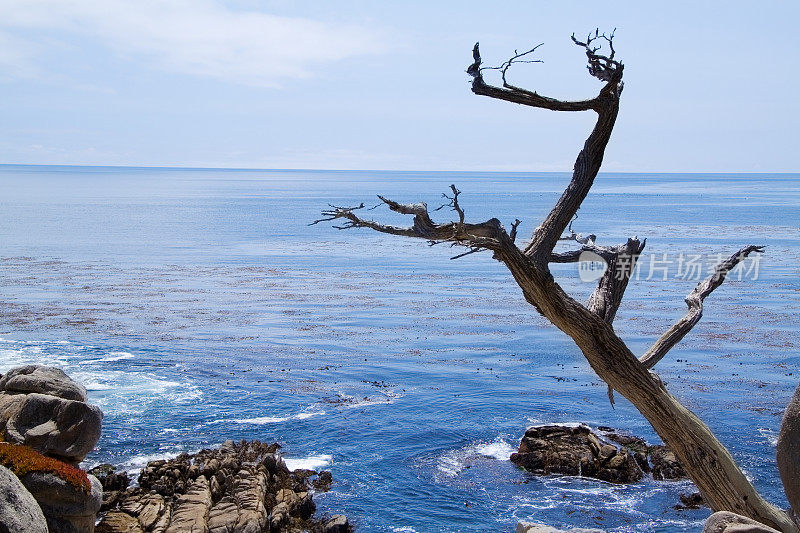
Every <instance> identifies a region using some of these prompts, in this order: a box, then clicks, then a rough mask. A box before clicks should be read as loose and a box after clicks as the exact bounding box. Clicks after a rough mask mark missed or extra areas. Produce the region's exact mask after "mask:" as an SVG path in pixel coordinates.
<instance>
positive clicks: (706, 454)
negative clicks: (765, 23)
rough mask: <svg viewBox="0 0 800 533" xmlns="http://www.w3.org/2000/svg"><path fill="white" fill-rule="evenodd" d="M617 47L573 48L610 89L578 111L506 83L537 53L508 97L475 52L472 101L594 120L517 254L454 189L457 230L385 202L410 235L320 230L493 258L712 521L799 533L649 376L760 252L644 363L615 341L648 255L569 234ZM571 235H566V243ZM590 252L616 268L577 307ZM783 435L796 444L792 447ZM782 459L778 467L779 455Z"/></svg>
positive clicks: (348, 224) (612, 112)
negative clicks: (626, 297)
mask: <svg viewBox="0 0 800 533" xmlns="http://www.w3.org/2000/svg"><path fill="white" fill-rule="evenodd" d="M613 39H614V34H613V33H612V34H610V35H605V34H601V33H599V32H597V31H596V32H593V33H592V34H590V35H589V36H588V37H587V39H586V40H585V41H580V40H578V39H576V38H575V36H574V35H573V37H572V41H573V42H574V43H575V44H576V45H577V46H579V47H580V48H582V49H583V50H584V52H585V53H586V57H587V59H588V70H589V73H590V74H591V75H592V76H593V77H595V78H597V79H599V80H600V81H602V82H603V87H602V89H600V92H599V93H598V95H597V96H595V97H594V98H590V99H587V100H578V101H565V100H558V99H555V98H550V97H547V96H543V95H540V94H538V93H536V92H534V91H529V90H526V89H522V88H520V87H516V86H514V85H512V84H510V83H509V82H508V81H507V79H506V75H507V72H508V69H509V67H511V65H513V64H515V63H520V62H535V60H531V59H530V54H531V53H532V52H534V51H535V50H536V48H533V49H531V50H528V51H527V52H523V53H515V55H514V56H513V57H512V58H511V59H509V60H508V61H506V62H505V63H503V64H502V65H500V66H499V67H493V69H495V70H498V71H499V72H500V76H501V79H502V86H494V85H490V84H487V83H486V82H485V81H484V76H483V74H484V71H485V70H487V67H483V66H482V63H481V56H480V52H479V49H478V44H476V45H475V48H474V49H473V57H474V62H473V63H472V64H471V65H470V66H469V68H468V69H467V73H468V74H470V75H471V76H472V78H473V80H472V91H473V92H474V93H475V94H478V95H482V96H488V97H490V98H496V99H499V100H506V101H508V102H513V103H516V104H522V105H525V106H531V107H537V108H542V109H549V110H551V111H593V112H595V113H596V114H597V123H596V124H595V126H594V129H593V130H592V132H591V133H590V134H589V137H588V138H587V139H586V142H585V144H584V146H583V149H582V150H581V151H580V153H579V154H578V157H577V159H576V161H575V166H574V170H573V174H572V179H571V181H570V183H569V185H568V186H567V188H566V190H565V191H564V193H563V194H562V195H561V197H560V199H559V200H558V201H557V202H556V204H555V206H554V207H553V208H552V210H551V211H550V213H549V214H548V215H547V217H546V218H545V219H544V221H543V222H542V223H541V224H540V225H539V226H538V227H537V228H536V229H535V231H534V232H533V235H532V237H531V239H530V241H529V242H528V243H527V244H525V245H524V246H522V247H519V246H517V244H516V243H515V240H516V233H517V226H518V225H519V220H515V221H514V223H513V224H512V225H511V230H510V231H509V232H507V231H506V230H505V229H504V227H503V225H502V224H501V222H500V221H499V220H498V219H496V218H492V219H490V220H487V221H485V222H482V223H468V222H466V221H465V214H464V210H463V209H462V207H461V205H460V204H459V193H460V191H459V190H458V189H457V188H456V187H455V186H452V187H451V189H452V195H449V196H447V198H448V200H449V204H448V205H449V206H450V207H451V208H452V209H453V211H455V213H456V214H457V216H458V220H456V221H453V222H447V223H436V222H434V221H433V219H432V218H431V216H430V213H429V211H428V208H427V206H426V204H424V203H416V204H401V203H398V202H395V201H393V200H390V199H388V198H384V197H383V196H379V198H380V200H381V201H382V202H383V203H384V204H385V205H386V206H388V208H389V209H391V210H392V211H395V212H397V213H400V214H403V215H409V216H411V217H413V223H412V225H411V226H408V227H398V226H391V225H386V224H382V223H379V222H375V221H373V220H369V219H366V218H362V216H361V215H360V209H362V208H363V207H364V206H363V204H362V205H360V206H358V207H335V206H331V208H330V209H328V210H325V211H323V218H321V219H320V220H317V221H315V222H313V223H319V222H323V221H341V224H340V225H338V226H336V227H338V228H339V229H347V228H370V229H373V230H376V231H379V232H383V233H389V234H392V235H400V236H404V237H417V238H422V239H426V240H428V241H431V242H449V243H452V244H456V245H463V246H466V247H468V248H469V251H468V252H466V254H469V253H472V252H475V251H480V250H489V251H491V252H492V253H493V257H494V258H495V259H496V260H498V261H500V262H502V263H503V264H505V265H506V267H507V268H508V270H509V271H510V272H511V274H512V276H513V277H514V280H515V281H516V282H517V284H518V285H519V287H520V289H522V294H523V296H524V297H525V299H526V300H527V301H528V302H529V303H530V304H531V305H533V306H534V307H535V308H536V310H537V311H538V312H539V313H541V314H542V315H543V316H544V317H545V318H547V319H548V320H549V321H550V322H551V323H553V324H554V325H555V326H556V327H558V328H559V329H560V330H562V331H563V332H564V333H566V334H567V335H569V336H570V337H571V338H572V339H573V340H574V342H575V343H576V344H577V346H578V347H579V348H580V350H581V352H582V353H583V355H584V356H585V357H586V359H587V361H588V362H589V364H590V365H591V367H592V368H593V369H594V371H595V372H596V373H597V375H598V376H599V377H600V378H601V379H602V380H603V381H605V382H606V383H607V384H608V386H609V396H610V397H611V398H612V401H613V396H612V395H611V390H612V389H613V390H616V391H618V392H619V393H620V394H622V395H623V396H624V397H625V398H627V399H628V400H629V401H630V402H631V403H632V404H633V405H634V406H635V407H636V408H637V409H638V410H639V411H640V412H641V413H642V415H644V417H645V418H646V419H647V420H648V421H649V422H650V424H652V426H653V428H654V429H655V431H656V432H657V433H658V435H659V436H660V437H661V439H662V440H663V441H664V443H665V444H666V445H667V446H668V447H669V448H670V449H671V450H673V451H674V453H675V455H676V456H677V457H678V458H679V459H680V461H681V462H682V463H683V465H684V466H685V468H686V471H687V472H688V473H689V476H690V477H691V479H692V481H694V483H695V485H697V487H698V489H699V490H700V492H701V493H702V495H703V497H704V498H705V499H706V501H707V502H708V503H709V505H710V506H711V508H712V509H713V510H715V511H722V510H725V511H732V512H735V513H738V514H741V515H744V516H747V517H750V518H752V519H754V520H757V521H759V522H761V523H763V524H766V525H768V526H771V527H774V528H776V529H778V530H780V531H783V532H784V533H800V529H798V525H797V523H796V522H795V521H794V520H793V519H792V518H791V517H790V516H789V515H788V514H787V513H786V512H784V511H782V510H781V509H779V508H777V507H776V506H774V505H772V504H770V503H768V502H767V501H765V500H764V499H763V498H762V497H761V496H760V495H759V494H758V492H756V490H755V488H754V487H753V486H752V484H751V483H750V482H749V481H748V480H747V478H746V477H745V475H744V474H743V473H742V471H741V470H740V468H739V467H738V466H737V464H736V462H735V461H734V459H733V458H732V457H731V454H730V453H729V452H728V450H727V449H726V448H725V446H723V445H722V443H720V442H719V440H717V438H716V437H715V436H714V434H713V433H712V432H711V431H710V430H709V428H708V427H707V426H706V425H705V424H704V423H703V422H702V421H701V420H700V419H699V418H698V417H697V416H695V415H694V414H693V413H692V412H690V411H689V410H688V409H687V408H686V407H684V406H683V405H681V403H680V402H678V400H676V399H675V398H674V397H673V396H672V395H671V394H670V393H669V392H668V391H667V389H666V388H665V386H664V384H663V383H662V381H661V380H660V379H659V377H658V375H657V374H656V373H655V372H653V371H652V370H651V369H652V368H653V367H654V365H655V364H656V363H658V361H659V360H661V359H662V358H663V357H664V356H665V355H666V354H667V353H668V352H669V350H670V349H671V348H673V347H674V346H675V345H676V344H677V343H678V342H680V341H681V339H683V338H684V336H686V334H687V333H689V331H691V329H692V328H693V326H694V325H695V324H696V323H697V322H698V321H699V320H700V317H701V315H702V311H703V301H704V300H705V298H706V297H707V296H708V295H709V294H710V293H711V292H712V291H713V290H714V289H716V288H717V287H719V286H720V285H721V284H722V282H723V281H724V280H725V276H726V274H727V273H728V272H729V271H730V270H731V269H733V268H734V267H735V266H736V265H738V264H739V263H740V262H741V261H743V260H744V259H745V258H746V257H747V256H748V255H749V254H751V253H753V252H760V251H761V248H760V247H758V246H746V247H744V248H742V249H741V250H739V251H737V252H736V253H734V254H733V255H731V256H730V258H728V259H727V260H726V261H724V262H722V263H721V264H719V265H718V266H717V267H716V271H715V273H714V274H713V275H712V276H711V277H709V278H708V279H706V280H704V281H702V282H701V283H700V284H699V285H698V286H697V287H696V288H695V289H694V290H693V291H692V292H691V293H690V294H689V295H688V296H687V298H686V303H687V305H688V308H689V309H688V312H687V313H686V316H684V317H683V318H681V319H680V320H678V321H677V322H676V323H675V324H674V325H673V326H672V327H671V328H669V329H668V330H667V331H666V332H665V333H664V334H663V335H662V336H661V337H660V338H659V339H658V340H657V341H656V342H655V344H653V346H652V347H651V348H650V349H648V350H647V351H646V352H645V353H644V354H643V355H642V356H641V357H637V356H636V355H634V353H633V352H632V351H631V350H630V349H629V348H628V346H627V345H626V344H625V342H623V341H622V340H621V339H620V338H619V336H617V334H616V333H615V331H614V328H613V325H612V324H613V321H614V317H615V315H616V312H617V309H618V308H619V306H620V303H621V301H622V296H623V293H624V292H625V289H626V287H627V285H628V281H629V279H630V275H631V273H632V271H633V268H634V266H635V263H636V259H637V257H638V256H639V254H640V253H641V252H642V250H643V249H644V245H645V243H644V241H640V240H639V239H638V238H636V237H633V238H630V239H628V241H627V242H626V243H623V244H620V245H618V246H611V247H606V246H599V245H597V244H595V242H594V241H595V238H594V236H593V235H591V236H589V237H588V238H581V237H580V236H579V235H577V234H575V233H574V232H573V231H572V227H571V221H572V220H573V218H574V217H575V215H576V213H577V211H578V209H579V208H580V206H581V203H582V202H583V200H584V198H586V195H587V194H588V192H589V189H590V188H591V187H592V183H593V182H594V179H595V177H596V176H597V173H598V171H599V170H600V165H601V163H602V162H603V154H604V152H605V148H606V145H607V144H608V141H609V138H610V137H611V132H612V130H613V128H614V123H615V121H616V118H617V112H618V110H619V103H620V95H621V93H622V87H623V83H622V74H623V64H622V63H621V62H619V61H618V60H617V59H616V58H615V55H616V54H615V50H614V42H613ZM601 45H602V46H601ZM606 49H607V50H608V51H605V50H606ZM565 231H569V234H567V235H566V236H565V235H564V234H565ZM560 240H571V241H575V242H576V244H580V245H581V246H576V247H575V249H574V250H572V251H569V252H565V253H564V252H561V253H559V252H556V251H554V250H555V247H556V244H557V243H558V242H559V241H560ZM586 251H591V252H594V253H595V254H597V255H599V256H600V257H602V258H603V259H604V260H605V262H606V263H607V264H608V265H609V267H608V268H607V269H606V271H605V273H604V274H603V276H602V277H601V278H600V280H599V282H598V285H597V288H596V289H595V290H594V292H593V293H592V295H591V296H590V298H589V300H588V302H587V303H586V304H585V305H584V304H581V303H579V302H578V301H576V300H574V299H573V298H571V297H570V296H569V295H568V294H567V293H566V292H565V291H564V290H563V289H562V288H561V286H560V285H559V284H558V283H557V282H556V281H555V279H554V278H553V275H552V274H551V272H550V268H549V264H550V263H570V262H577V261H579V258H580V255H581V253H583V252H586ZM466 254H461V255H466ZM620 274H621V275H620ZM796 398H798V399H797V400H794V402H795V403H796V404H798V405H796V406H795V409H794V413H795V414H794V415H790V413H789V410H787V414H786V417H785V418H786V419H791V420H789V423H788V424H787V420H786V419H785V420H784V424H783V427H784V429H786V428H789V429H788V430H787V431H784V430H782V433H781V437H782V439H784V440H785V441H788V442H790V443H791V444H792V446H793V447H792V446H789V447H788V448H787V447H784V448H785V449H789V451H788V452H786V453H784V454H783V455H785V456H786V458H784V459H783V460H780V459H779V468H780V470H781V474H782V476H783V477H784V479H783V481H784V485H785V486H786V488H787V491H786V492H787V495H788V496H789V498H790V503H791V504H792V506H793V507H794V509H795V511H798V510H800V501H798V499H800V496H798V494H797V493H798V488H797V487H798V484H800V478H798V477H793V476H797V475H798V466H797V461H798V458H800V451H798V445H797V443H798V438H797V437H798V432H800V414H798V412H800V388H798V393H796ZM784 433H788V434H789V436H788V437H785V438H784ZM778 455H779V458H780V456H781V451H780V450H779V454H778ZM787 462H788V463H789V465H788V467H787V466H786V465H787ZM784 472H788V473H786V474H784ZM787 476H788V479H787Z"/></svg>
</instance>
